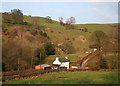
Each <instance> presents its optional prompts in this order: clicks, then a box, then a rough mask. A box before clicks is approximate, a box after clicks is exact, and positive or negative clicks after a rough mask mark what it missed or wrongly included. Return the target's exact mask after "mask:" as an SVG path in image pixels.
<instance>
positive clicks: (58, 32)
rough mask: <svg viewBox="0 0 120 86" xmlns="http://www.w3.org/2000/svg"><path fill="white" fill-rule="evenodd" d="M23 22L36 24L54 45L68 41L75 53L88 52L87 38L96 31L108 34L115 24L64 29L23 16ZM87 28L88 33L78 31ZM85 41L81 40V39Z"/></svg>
mask: <svg viewBox="0 0 120 86" xmlns="http://www.w3.org/2000/svg"><path fill="white" fill-rule="evenodd" d="M24 21H27V22H30V23H32V22H37V24H38V25H39V26H42V27H44V31H45V32H46V33H47V35H48V36H49V37H50V39H51V41H53V42H54V43H56V44H58V45H59V44H62V43H64V42H65V41H66V39H68V40H69V41H71V42H72V43H73V46H74V47H75V50H76V51H77V53H80V52H82V51H83V48H86V49H88V50H89V42H88V41H89V36H90V35H91V34H92V33H93V32H94V31H96V30H102V31H104V32H105V33H107V34H109V32H110V31H111V29H114V28H115V27H116V26H117V24H75V25H74V26H75V29H66V28H65V26H62V25H60V23H59V22H57V21H52V23H48V22H47V20H46V18H42V17H29V16H24ZM84 28H87V29H88V32H84V31H80V30H79V29H84ZM83 38H84V39H85V40H82V39H83Z"/></svg>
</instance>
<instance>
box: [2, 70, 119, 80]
mask: <svg viewBox="0 0 120 86" xmlns="http://www.w3.org/2000/svg"><path fill="white" fill-rule="evenodd" d="M65 71H69V72H84V71H99V72H118V70H117V69H114V70H113V69H55V70H52V69H51V70H35V69H30V70H26V71H11V72H3V73H2V75H3V77H2V82H6V81H10V80H14V79H27V78H30V77H33V76H38V75H43V74H50V73H57V72H65Z"/></svg>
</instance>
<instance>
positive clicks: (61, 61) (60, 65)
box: [52, 57, 70, 69]
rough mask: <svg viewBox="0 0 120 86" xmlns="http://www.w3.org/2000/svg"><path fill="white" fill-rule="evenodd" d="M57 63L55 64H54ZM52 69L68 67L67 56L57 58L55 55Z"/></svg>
mask: <svg viewBox="0 0 120 86" xmlns="http://www.w3.org/2000/svg"><path fill="white" fill-rule="evenodd" d="M56 65H57V66H56ZM52 68H53V69H54V68H67V69H69V68H70V60H68V57H65V58H58V57H56V60H55V61H54V62H53V67H52Z"/></svg>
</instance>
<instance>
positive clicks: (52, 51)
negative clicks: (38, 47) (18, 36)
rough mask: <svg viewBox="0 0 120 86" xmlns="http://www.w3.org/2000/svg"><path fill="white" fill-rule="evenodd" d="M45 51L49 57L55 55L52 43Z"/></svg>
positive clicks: (48, 44)
mask: <svg viewBox="0 0 120 86" xmlns="http://www.w3.org/2000/svg"><path fill="white" fill-rule="evenodd" d="M45 51H46V54H47V55H55V46H54V45H53V44H51V43H46V44H45Z"/></svg>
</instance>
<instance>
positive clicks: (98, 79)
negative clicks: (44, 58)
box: [3, 71, 118, 84]
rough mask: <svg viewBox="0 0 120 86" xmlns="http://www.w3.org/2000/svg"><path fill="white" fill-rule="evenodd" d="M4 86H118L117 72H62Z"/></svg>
mask: <svg viewBox="0 0 120 86" xmlns="http://www.w3.org/2000/svg"><path fill="white" fill-rule="evenodd" d="M3 84H118V73H117V72H93V71H87V72H60V73H53V74H44V75H40V76H37V77H33V78H31V79H26V80H25V79H24V80H22V79H21V80H12V81H9V82H5V83H3Z"/></svg>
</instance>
